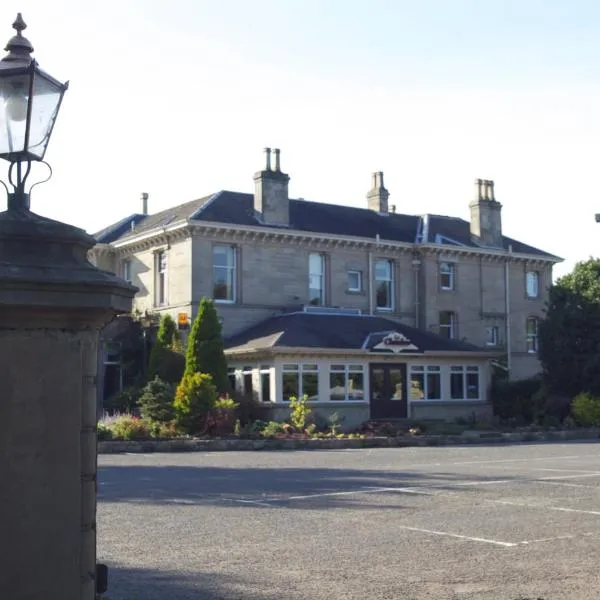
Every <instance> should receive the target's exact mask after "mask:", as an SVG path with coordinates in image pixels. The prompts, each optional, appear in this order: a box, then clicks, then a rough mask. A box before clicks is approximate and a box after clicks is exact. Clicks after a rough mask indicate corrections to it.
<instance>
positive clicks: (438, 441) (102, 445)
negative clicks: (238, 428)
mask: <svg viewBox="0 0 600 600" xmlns="http://www.w3.org/2000/svg"><path fill="white" fill-rule="evenodd" d="M598 439H600V429H571V430H565V431H524V432H514V433H500V432H495V431H465V432H463V433H462V434H461V435H420V436H410V435H406V436H399V437H368V438H363V439H336V438H334V439H307V440H294V439H258V440H244V439H237V438H232V439H228V438H223V439H206V440H200V439H177V440H148V441H140V442H125V441H104V442H98V454H119V453H124V452H135V453H148V452H224V451H232V450H235V451H247V450H340V449H345V448H394V447H409V446H456V445H461V444H513V443H520V442H561V441H573V440H598Z"/></svg>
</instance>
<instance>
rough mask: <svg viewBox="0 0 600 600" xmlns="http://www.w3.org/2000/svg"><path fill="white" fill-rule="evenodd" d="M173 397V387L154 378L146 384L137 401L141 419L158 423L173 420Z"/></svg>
mask: <svg viewBox="0 0 600 600" xmlns="http://www.w3.org/2000/svg"><path fill="white" fill-rule="evenodd" d="M174 396H175V390H174V389H173V386H172V385H171V384H170V383H167V382H166V381H163V380H162V379H160V378H159V377H158V376H156V377H155V378H154V379H153V380H152V381H149V382H148V383H147V384H146V386H145V387H144V389H143V390H142V394H141V395H140V397H139V399H138V404H139V406H140V414H141V415H142V418H144V419H148V420H150V421H157V422H159V423H167V422H168V421H171V420H173V418H174V416H175V409H174V408H173V400H174Z"/></svg>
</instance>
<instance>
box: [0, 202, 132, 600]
mask: <svg viewBox="0 0 600 600" xmlns="http://www.w3.org/2000/svg"><path fill="white" fill-rule="evenodd" d="M94 243H95V242H94V239H93V238H92V237H90V236H89V235H88V234H86V233H85V232H84V231H82V230H80V229H77V228H75V227H72V226H70V225H65V224H63V223H59V222H57V221H52V220H49V219H45V218H43V217H39V216H37V215H35V214H33V213H31V212H29V211H20V212H18V211H15V210H9V211H6V212H4V213H0V598H10V599H11V600H93V599H94V595H95V566H96V464H97V452H96V449H97V448H96V443H97V440H96V377H97V352H98V339H99V330H100V328H101V327H103V326H104V325H105V324H106V323H107V322H109V321H110V320H112V318H113V317H114V316H115V315H116V314H117V313H122V312H129V311H130V309H131V300H132V297H133V295H134V293H135V291H136V289H135V288H134V287H133V286H131V285H129V284H127V283H125V282H124V281H123V280H121V279H119V278H117V277H116V276H114V275H112V274H110V273H107V272H105V271H101V270H99V269H97V268H96V267H94V266H93V265H91V263H89V262H88V260H87V251H88V250H89V249H90V248H91V247H92V246H93V245H94Z"/></svg>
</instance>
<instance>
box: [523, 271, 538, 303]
mask: <svg viewBox="0 0 600 600" xmlns="http://www.w3.org/2000/svg"><path fill="white" fill-rule="evenodd" d="M530 286H531V288H533V289H530ZM525 295H526V296H527V298H532V299H533V298H539V297H540V272H539V271H527V272H526V273H525Z"/></svg>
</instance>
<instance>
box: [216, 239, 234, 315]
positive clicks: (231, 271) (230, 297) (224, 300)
mask: <svg viewBox="0 0 600 600" xmlns="http://www.w3.org/2000/svg"><path fill="white" fill-rule="evenodd" d="M223 248H225V249H227V250H228V251H229V252H231V257H232V259H231V264H229V265H225V266H222V265H215V251H216V250H217V249H223ZM237 262H238V261H237V247H236V246H232V245H231V244H214V245H213V247H212V250H211V263H212V264H211V267H212V298H213V300H214V302H215V304H235V301H236V298H237ZM216 269H219V270H225V271H227V281H229V279H231V290H229V289H228V294H227V298H215V283H216V279H215V270H216ZM229 292H230V293H229Z"/></svg>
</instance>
